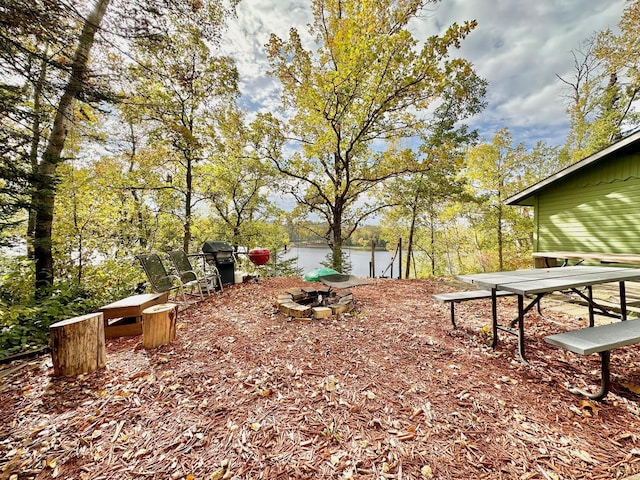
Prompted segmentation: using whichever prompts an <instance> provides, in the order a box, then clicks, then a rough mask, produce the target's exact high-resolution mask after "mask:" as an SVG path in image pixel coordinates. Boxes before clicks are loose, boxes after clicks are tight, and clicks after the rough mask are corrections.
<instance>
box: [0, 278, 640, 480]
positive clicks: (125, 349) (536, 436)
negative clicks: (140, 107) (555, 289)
mask: <svg viewBox="0 0 640 480" xmlns="http://www.w3.org/2000/svg"><path fill="white" fill-rule="evenodd" d="M298 286H309V284H306V283H303V282H302V281H300V280H299V279H291V278H287V279H285V278H276V279H260V281H259V282H258V283H250V284H243V285H236V286H233V287H230V288H227V289H225V291H224V292H223V293H221V294H217V295H215V296H213V297H211V298H209V299H207V300H204V301H202V302H199V303H198V304H196V305H193V306H191V307H189V308H188V309H186V310H184V311H181V312H180V314H179V317H178V323H179V325H178V333H177V338H176V339H175V341H174V342H172V343H171V344H170V345H165V346H162V347H159V348H158V349H155V350H150V351H147V350H145V349H143V348H142V346H141V338H140V337H129V338H119V339H113V340H108V341H107V367H106V368H104V369H102V370H100V371H97V372H93V373H90V374H86V375H81V376H79V377H71V378H55V377H53V376H52V367H51V360H50V357H48V356H41V357H39V358H36V359H34V360H30V361H27V362H24V363H23V364H21V368H17V367H16V366H15V365H13V366H10V367H11V368H13V369H14V371H13V373H11V374H9V375H7V376H5V377H4V378H2V379H1V380H0V422H1V426H0V478H14V479H20V480H22V479H45V478H64V479H176V480H177V479H208V480H219V479H351V478H353V479H387V478H390V479H398V480H401V479H432V478H433V479H465V478H466V479H485V478H486V479H574V478H575V479H579V478H584V479H614V478H626V477H629V476H631V475H635V474H638V473H639V472H640V403H639V402H638V400H639V397H638V395H637V394H636V393H635V392H640V363H639V362H638V355H637V352H638V347H637V346H636V347H626V348H622V349H619V350H616V351H614V352H613V353H612V358H611V365H612V392H611V393H610V394H609V395H608V396H607V397H606V398H605V399H604V401H602V402H593V401H589V400H587V399H585V398H584V397H580V396H576V395H574V394H572V393H570V392H569V391H568V385H569V384H573V385H577V386H581V387H585V386H590V385H594V384H597V383H598V375H599V357H598V356H597V355H593V356H589V357H582V356H578V355H574V354H570V353H568V352H564V351H562V350H560V349H557V348H554V347H552V346H550V345H547V344H546V343H545V342H544V340H543V338H544V336H545V335H549V334H552V333H556V332H559V331H563V330H566V329H570V328H580V327H584V326H585V321H584V319H580V318H575V317H572V318H569V317H564V316H562V315H561V314H558V313H555V312H553V314H547V313H545V311H544V310H543V313H545V318H542V317H540V316H538V314H537V313H534V312H532V313H530V314H529V315H528V316H527V320H526V332H527V354H528V359H529V361H530V364H529V365H524V364H523V363H522V362H520V360H519V358H518V356H517V353H516V339H515V337H512V336H510V335H507V334H501V338H500V342H499V344H498V347H497V348H496V350H492V349H491V348H490V347H488V346H487V341H488V329H487V327H488V323H489V318H490V301H484V300H483V301H476V302H468V303H465V304H460V305H459V306H458V307H457V312H458V329H455V330H454V329H452V327H451V324H450V322H449V308H448V306H445V305H440V304H437V303H434V302H433V301H432V300H431V298H430V296H431V294H433V293H437V292H444V291H451V290H455V289H457V288H458V286H455V285H453V284H452V283H451V282H447V281H444V280H440V281H437V280H389V279H376V280H373V281H372V283H371V284H370V285H365V286H359V287H356V288H354V289H353V292H354V295H355V300H356V302H355V308H354V310H353V311H352V312H350V313H349V314H342V315H340V316H339V317H338V318H336V317H333V318H331V319H324V320H313V321H296V320H292V319H290V318H288V317H285V316H284V315H283V314H282V313H280V312H279V311H278V310H277V309H276V308H275V306H274V299H275V298H276V296H277V295H278V294H280V293H284V291H285V290H287V289H288V288H291V287H298ZM515 308H516V307H515V300H514V299H513V298H508V299H501V300H500V312H501V314H503V315H504V316H505V317H511V318H512V317H513V316H514V315H515ZM585 314H586V310H585ZM511 318H509V319H511Z"/></svg>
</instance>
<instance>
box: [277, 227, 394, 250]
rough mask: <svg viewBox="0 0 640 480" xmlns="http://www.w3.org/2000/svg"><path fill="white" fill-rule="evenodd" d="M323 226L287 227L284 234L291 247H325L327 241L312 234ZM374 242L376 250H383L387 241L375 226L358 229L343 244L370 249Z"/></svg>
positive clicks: (380, 228)
mask: <svg viewBox="0 0 640 480" xmlns="http://www.w3.org/2000/svg"><path fill="white" fill-rule="evenodd" d="M323 226H324V224H320V223H309V222H307V223H305V224H304V225H287V226H286V227H285V228H286V232H287V235H288V236H289V242H290V245H291V246H300V247H315V246H318V247H325V246H326V245H327V240H326V239H325V238H323V237H322V236H320V235H318V234H316V233H314V232H317V231H319V230H321V229H322V227H323ZM374 240H375V242H376V243H375V244H376V249H380V250H385V249H386V248H387V239H386V238H383V231H382V227H380V226H377V225H365V226H364V227H360V228H358V229H357V230H356V231H355V232H354V233H353V235H351V237H350V238H349V239H348V240H347V241H346V242H345V243H344V246H345V247H350V248H364V249H370V248H371V242H372V241H374Z"/></svg>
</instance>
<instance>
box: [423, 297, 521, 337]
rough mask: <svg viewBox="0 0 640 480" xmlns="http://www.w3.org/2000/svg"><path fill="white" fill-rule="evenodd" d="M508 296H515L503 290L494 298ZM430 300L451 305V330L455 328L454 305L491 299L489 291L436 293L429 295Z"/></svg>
mask: <svg viewBox="0 0 640 480" xmlns="http://www.w3.org/2000/svg"><path fill="white" fill-rule="evenodd" d="M509 295H515V293H512V292H506V291H503V290H498V291H497V292H496V297H506V296H509ZM431 298H433V299H434V300H435V301H436V302H440V303H445V304H446V303H448V304H450V305H451V324H452V325H453V328H457V327H456V310H455V304H456V303H460V302H467V301H470V300H480V299H484V298H491V290H463V291H460V292H449V293H436V294H435V295H431Z"/></svg>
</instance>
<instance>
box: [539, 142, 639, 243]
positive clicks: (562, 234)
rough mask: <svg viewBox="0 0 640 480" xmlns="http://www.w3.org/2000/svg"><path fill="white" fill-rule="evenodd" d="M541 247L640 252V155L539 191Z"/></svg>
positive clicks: (616, 160) (617, 160) (628, 157)
mask: <svg viewBox="0 0 640 480" xmlns="http://www.w3.org/2000/svg"><path fill="white" fill-rule="evenodd" d="M536 200H537V202H536V207H537V208H536V217H537V218H536V220H537V221H536V227H537V228H536V232H535V233H536V237H537V238H536V244H537V245H536V250H538V251H550V250H573V251H591V252H606V253H635V254H638V253H640V153H639V154H634V155H626V156H624V157H621V158H618V159H611V160H608V161H607V160H604V161H602V162H600V164H599V165H594V166H592V167H591V168H588V169H585V171H582V172H579V173H577V174H575V175H573V176H572V177H570V178H567V179H566V180H565V181H563V182H561V183H560V184H557V185H554V186H553V187H552V188H549V189H547V190H545V191H543V192H539V193H538V198H537V199H536Z"/></svg>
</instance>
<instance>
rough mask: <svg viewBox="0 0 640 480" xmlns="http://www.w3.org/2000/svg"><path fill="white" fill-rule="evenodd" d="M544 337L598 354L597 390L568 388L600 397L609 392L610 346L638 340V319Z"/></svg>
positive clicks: (611, 348)
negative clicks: (598, 375) (599, 364)
mask: <svg viewBox="0 0 640 480" xmlns="http://www.w3.org/2000/svg"><path fill="white" fill-rule="evenodd" d="M545 341H546V342H547V343H550V344H552V345H556V346H558V347H561V348H564V349H566V350H569V351H571V352H574V353H578V354H580V355H590V354H592V353H599V354H600V357H601V373H600V390H599V391H598V392H596V393H589V392H587V391H585V390H581V389H579V388H571V391H572V392H573V393H580V394H582V395H585V396H586V397H588V398H591V399H594V400H601V399H602V398H604V397H605V395H606V394H607V393H608V392H609V388H610V386H611V380H610V359H611V350H614V349H616V348H620V347H624V346H627V345H633V344H636V343H640V320H628V321H622V322H617V323H610V324H608V325H602V326H599V327H589V328H583V329H580V330H571V331H568V332H563V333H557V334H555V335H549V336H547V337H545Z"/></svg>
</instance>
